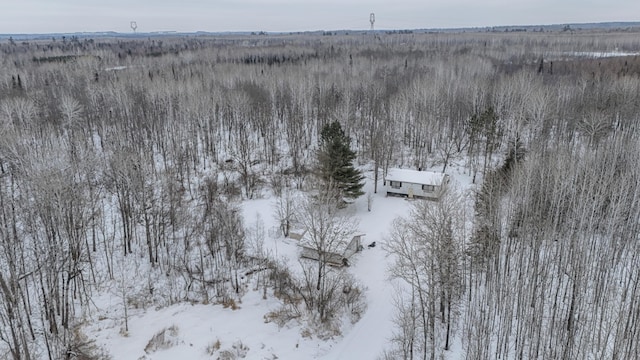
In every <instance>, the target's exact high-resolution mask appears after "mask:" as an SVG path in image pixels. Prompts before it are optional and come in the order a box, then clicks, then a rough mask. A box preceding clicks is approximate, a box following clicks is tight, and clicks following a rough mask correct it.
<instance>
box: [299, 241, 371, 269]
mask: <svg viewBox="0 0 640 360" xmlns="http://www.w3.org/2000/svg"><path fill="white" fill-rule="evenodd" d="M362 238H364V234H356V235H354V236H353V238H351V240H350V241H348V242H346V241H344V242H342V243H341V244H339V246H337V247H336V249H334V250H333V251H331V252H329V253H327V254H325V259H326V260H327V263H329V264H330V265H333V266H338V267H340V266H349V259H350V258H351V257H352V256H353V255H354V254H355V253H357V252H359V251H361V250H362V248H363V246H362ZM300 246H301V247H302V251H301V252H300V256H301V257H303V258H307V259H313V260H319V259H320V255H319V253H318V249H316V248H315V247H314V246H313V244H312V243H311V242H310V241H308V240H307V239H304V238H303V239H302V240H301V241H300Z"/></svg>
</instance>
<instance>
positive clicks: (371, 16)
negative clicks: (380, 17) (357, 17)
mask: <svg viewBox="0 0 640 360" xmlns="http://www.w3.org/2000/svg"><path fill="white" fill-rule="evenodd" d="M369 22H370V23H371V31H373V23H375V22H376V14H374V13H371V14H370V15H369Z"/></svg>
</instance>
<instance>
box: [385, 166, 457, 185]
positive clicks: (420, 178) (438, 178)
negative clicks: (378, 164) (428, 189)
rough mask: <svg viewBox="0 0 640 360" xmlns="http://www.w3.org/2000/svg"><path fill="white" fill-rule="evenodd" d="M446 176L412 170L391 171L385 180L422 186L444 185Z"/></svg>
mask: <svg viewBox="0 0 640 360" xmlns="http://www.w3.org/2000/svg"><path fill="white" fill-rule="evenodd" d="M445 176H446V174H443V173H437V172H432V171H417V170H410V169H389V171H388V172H387V176H385V180H387V181H400V182H407V183H413V184H422V185H442V183H443V181H444V178H445Z"/></svg>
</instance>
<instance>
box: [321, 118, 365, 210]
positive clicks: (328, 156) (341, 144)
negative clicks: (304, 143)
mask: <svg viewBox="0 0 640 360" xmlns="http://www.w3.org/2000/svg"><path fill="white" fill-rule="evenodd" d="M350 144H351V138H349V136H347V135H346V134H345V133H344V130H342V126H340V123H339V122H337V121H334V122H332V123H329V124H326V125H325V126H324V127H323V128H322V131H321V133H320V149H319V151H318V163H319V167H318V173H319V176H320V178H321V180H322V181H323V182H324V184H325V186H326V188H327V189H329V188H333V189H336V190H337V196H339V197H342V198H351V199H355V198H357V197H359V196H361V195H362V194H364V192H363V191H362V187H363V186H364V182H363V179H364V176H363V175H362V172H361V171H360V170H358V169H356V168H355V167H354V166H353V160H355V158H356V153H355V151H353V150H351V147H350Z"/></svg>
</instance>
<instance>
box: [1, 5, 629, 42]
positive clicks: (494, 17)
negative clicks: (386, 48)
mask: <svg viewBox="0 0 640 360" xmlns="http://www.w3.org/2000/svg"><path fill="white" fill-rule="evenodd" d="M372 12H373V13H375V19H376V21H375V28H376V29H418V28H443V27H444V28H449V27H476V26H480V27H483V26H493V25H538V24H564V23H577V22H605V21H638V20H640V0H368V1H365V0H0V33H4V34H7V33H12V34H18V33H51V32H94V31H118V32H130V31H131V28H130V23H131V21H136V23H137V25H138V29H137V30H138V32H151V31H189V32H191V31H200V30H201V31H261V30H264V31H287V32H288V31H307V30H337V29H349V30H352V29H353V30H356V29H368V28H369V14H370V13H372Z"/></svg>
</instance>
